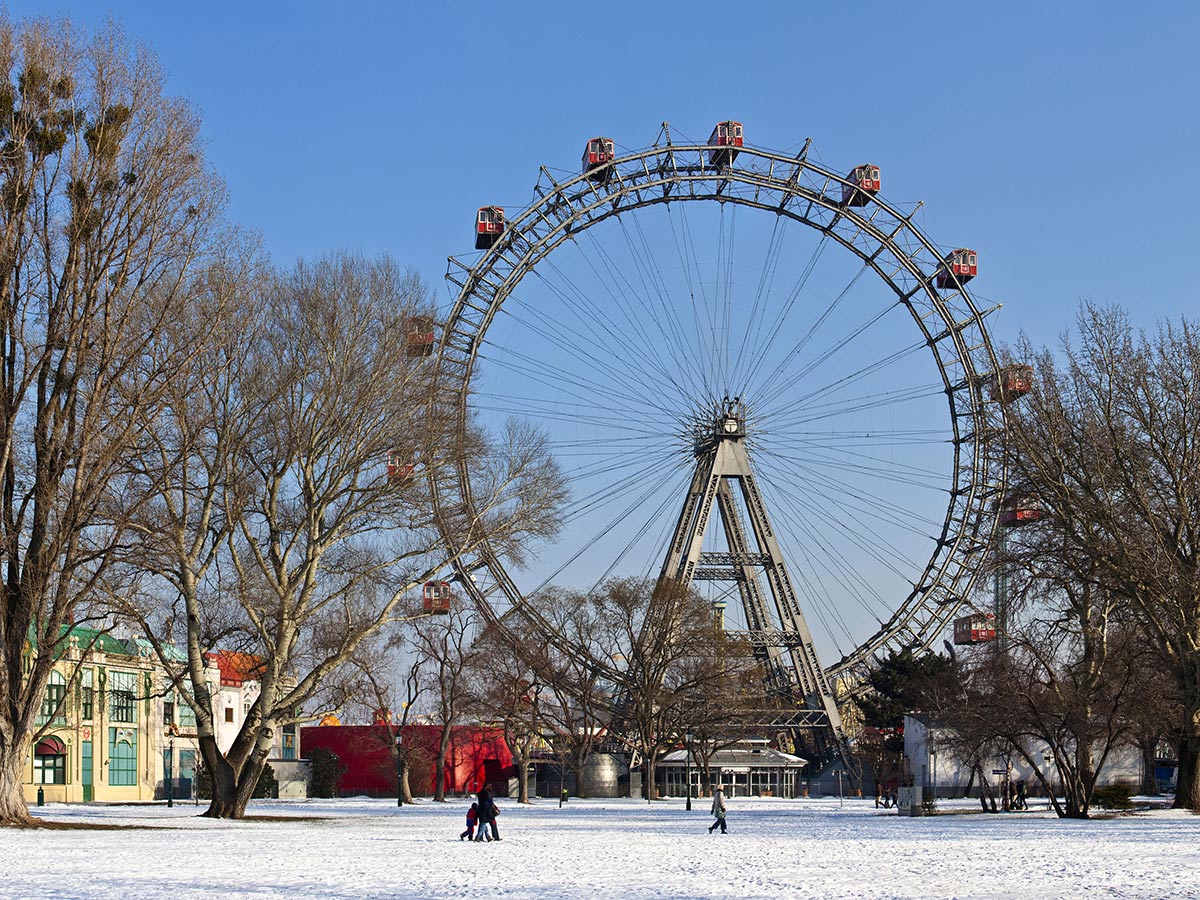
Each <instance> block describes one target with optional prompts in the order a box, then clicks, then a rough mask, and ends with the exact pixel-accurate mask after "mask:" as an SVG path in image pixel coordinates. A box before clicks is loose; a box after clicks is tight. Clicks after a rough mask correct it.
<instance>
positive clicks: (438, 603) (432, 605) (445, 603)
mask: <svg viewBox="0 0 1200 900" xmlns="http://www.w3.org/2000/svg"><path fill="white" fill-rule="evenodd" d="M424 593H425V597H424V601H425V602H424V607H425V612H427V613H448V612H450V582H448V581H427V582H425V592H424Z"/></svg>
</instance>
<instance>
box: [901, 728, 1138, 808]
mask: <svg viewBox="0 0 1200 900" xmlns="http://www.w3.org/2000/svg"><path fill="white" fill-rule="evenodd" d="M952 733H953V730H952V729H951V728H949V727H947V726H943V725H939V724H938V723H936V722H934V721H932V720H931V719H930V718H929V717H928V716H924V715H916V714H908V715H905V717H904V759H905V762H906V764H907V766H908V769H909V772H910V774H911V775H912V779H913V783H914V784H916V785H919V786H921V787H923V788H925V793H926V795H927V796H928V795H929V793H930V792H933V795H934V796H936V797H961V796H964V795H965V794H966V792H967V788H968V785H969V786H970V789H971V795H972V796H978V794H979V783H978V781H979V779H978V776H976V778H975V779H974V780H972V778H971V766H970V762H969V761H967V760H963V759H959V758H958V756H957V754H956V753H955V751H954V749H953V746H952V744H953V742H952V741H951V740H949V738H950V737H951V735H952ZM1028 751H1029V755H1030V756H1031V757H1032V758H1033V760H1034V761H1035V762H1037V763H1038V767H1039V768H1040V769H1041V770H1042V771H1043V772H1047V771H1049V772H1051V773H1052V774H1051V777H1050V778H1049V781H1050V784H1051V786H1052V787H1053V786H1054V784H1055V777H1054V775H1053V767H1054V759H1053V756H1052V754H1051V753H1050V750H1049V748H1047V747H1046V746H1045V744H1040V745H1039V743H1038V742H1031V743H1030V745H1029V747H1028ZM983 771H984V775H985V777H987V779H988V781H989V782H990V783H991V784H992V786H993V789H996V790H998V786H999V785H1001V784H1003V782H1004V780H1005V779H1007V780H1008V781H1009V782H1010V783H1013V782H1016V781H1018V780H1023V781H1024V782H1025V783H1026V785H1027V786H1028V788H1029V791H1030V792H1031V793H1040V789H1041V782H1040V781H1038V778H1037V775H1036V774H1035V773H1034V770H1033V767H1032V766H1031V765H1030V764H1029V763H1028V761H1026V760H1025V759H1024V758H1023V757H1022V756H1021V755H1020V754H1017V753H1012V754H1008V755H998V756H996V757H994V758H991V759H985V760H983ZM1141 781H1142V755H1141V752H1140V751H1139V750H1138V748H1137V747H1135V746H1133V745H1128V744H1126V745H1120V746H1117V747H1115V748H1113V751H1112V752H1111V753H1110V754H1109V756H1108V759H1106V760H1105V762H1104V768H1103V769H1102V770H1101V771H1100V778H1099V780H1098V781H1097V786H1103V785H1108V784H1117V783H1120V784H1127V785H1129V786H1130V787H1132V788H1134V789H1135V790H1136V789H1137V787H1138V786H1139V785H1140V784H1141Z"/></svg>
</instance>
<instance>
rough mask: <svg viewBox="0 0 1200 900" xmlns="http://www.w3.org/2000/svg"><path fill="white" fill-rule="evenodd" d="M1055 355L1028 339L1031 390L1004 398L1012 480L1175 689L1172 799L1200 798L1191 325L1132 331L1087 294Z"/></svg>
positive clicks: (1198, 378) (1197, 389)
mask: <svg viewBox="0 0 1200 900" xmlns="http://www.w3.org/2000/svg"><path fill="white" fill-rule="evenodd" d="M1078 330H1079V346H1078V347H1075V346H1073V345H1072V344H1071V343H1070V342H1069V341H1066V340H1064V343H1063V347H1062V350H1061V356H1062V359H1063V362H1062V364H1061V365H1060V363H1059V360H1058V359H1057V358H1056V357H1055V355H1054V354H1053V353H1051V352H1050V351H1049V350H1042V351H1040V352H1035V350H1034V349H1033V348H1032V347H1031V346H1029V345H1028V344H1027V343H1025V344H1022V345H1021V346H1019V347H1018V348H1017V350H1016V353H1015V355H1016V356H1018V357H1019V358H1023V359H1028V360H1030V361H1032V362H1034V363H1035V365H1036V367H1037V370H1038V373H1039V378H1038V380H1037V383H1036V384H1035V389H1034V390H1033V391H1032V392H1031V393H1030V394H1029V395H1028V396H1027V397H1025V398H1023V399H1022V400H1021V402H1020V403H1017V404H1013V406H1012V407H1011V410H1010V414H1011V425H1012V427H1011V428H1010V434H1011V436H1012V440H1011V446H1010V448H1009V449H1010V459H1011V464H1012V468H1013V470H1014V472H1015V473H1016V475H1017V477H1018V479H1019V482H1020V483H1021V484H1022V485H1023V486H1024V487H1026V488H1027V489H1028V490H1029V491H1030V492H1031V493H1033V494H1035V495H1036V496H1037V497H1038V498H1040V500H1041V502H1042V503H1044V504H1045V505H1046V507H1047V509H1048V511H1049V512H1050V516H1049V524H1048V526H1047V527H1048V528H1052V529H1053V530H1054V531H1055V532H1056V533H1057V534H1058V535H1059V536H1060V538H1059V542H1060V543H1061V544H1062V545H1063V546H1065V547H1067V548H1069V549H1070V550H1071V555H1070V556H1068V557H1067V558H1066V559H1064V560H1063V563H1064V565H1066V566H1070V567H1074V568H1075V569H1076V570H1077V571H1075V572H1074V573H1073V574H1074V575H1075V576H1076V579H1075V580H1076V581H1078V582H1080V583H1089V582H1090V583H1095V584H1097V585H1100V586H1102V587H1103V589H1104V591H1105V592H1107V593H1108V594H1110V595H1112V596H1114V597H1117V598H1121V599H1122V600H1123V601H1124V602H1125V603H1126V604H1128V606H1129V607H1130V609H1131V611H1132V612H1133V613H1134V614H1135V615H1136V619H1137V621H1138V623H1139V625H1140V627H1141V628H1143V629H1145V631H1146V633H1148V634H1149V635H1150V636H1151V637H1152V638H1153V639H1154V642H1155V644H1156V646H1157V648H1158V652H1159V654H1160V656H1161V665H1162V666H1163V669H1164V671H1166V672H1168V673H1169V674H1170V676H1171V677H1172V679H1173V681H1174V684H1175V690H1176V693H1177V695H1178V697H1179V700H1180V704H1179V710H1180V718H1179V720H1178V723H1177V728H1176V729H1175V731H1176V733H1177V735H1178V747H1179V751H1178V755H1179V770H1178V771H1179V775H1178V784H1177V790H1176V795H1175V804H1176V806H1178V807H1184V808H1189V809H1200V772H1198V767H1200V642H1198V641H1197V638H1196V635H1197V634H1200V415H1198V414H1197V410H1200V334H1198V333H1197V330H1196V326H1195V324H1194V323H1192V322H1189V321H1186V320H1182V321H1180V322H1178V323H1172V324H1165V325H1163V326H1161V327H1160V328H1159V329H1158V331H1157V332H1156V333H1154V334H1153V335H1150V336H1147V335H1144V334H1138V333H1136V332H1135V330H1134V329H1133V328H1132V326H1131V325H1130V323H1129V321H1128V319H1127V317H1126V316H1125V314H1124V313H1122V312H1121V311H1119V310H1115V309H1101V308H1097V307H1094V306H1091V305H1085V306H1083V307H1082V309H1081V310H1080V313H1079V318H1078Z"/></svg>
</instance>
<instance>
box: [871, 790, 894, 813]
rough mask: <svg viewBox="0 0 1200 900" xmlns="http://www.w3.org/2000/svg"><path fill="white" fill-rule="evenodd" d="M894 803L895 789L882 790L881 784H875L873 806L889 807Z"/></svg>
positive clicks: (877, 807)
mask: <svg viewBox="0 0 1200 900" xmlns="http://www.w3.org/2000/svg"><path fill="white" fill-rule="evenodd" d="M895 805H896V789H895V788H892V789H890V790H886V791H885V790H884V789H883V787H882V786H881V785H878V784H876V785H875V808H876V809H879V808H880V807H883V808H884V809H891V808H892V807H893V806H895Z"/></svg>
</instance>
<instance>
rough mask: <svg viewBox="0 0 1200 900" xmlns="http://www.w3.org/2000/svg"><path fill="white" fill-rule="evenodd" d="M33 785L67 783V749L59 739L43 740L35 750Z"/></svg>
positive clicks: (49, 738)
mask: <svg viewBox="0 0 1200 900" xmlns="http://www.w3.org/2000/svg"><path fill="white" fill-rule="evenodd" d="M33 783H34V784H66V783H67V748H66V745H65V744H63V742H62V741H61V740H59V739H58V738H56V737H48V738H43V739H42V740H40V741H38V743H37V746H36V747H34V748H33Z"/></svg>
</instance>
